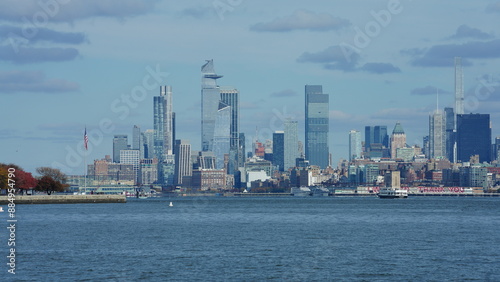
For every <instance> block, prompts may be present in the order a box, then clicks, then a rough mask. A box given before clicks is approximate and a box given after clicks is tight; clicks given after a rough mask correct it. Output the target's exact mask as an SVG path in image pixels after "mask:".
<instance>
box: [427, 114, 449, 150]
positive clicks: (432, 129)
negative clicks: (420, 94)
mask: <svg viewBox="0 0 500 282" xmlns="http://www.w3.org/2000/svg"><path fill="white" fill-rule="evenodd" d="M429 149H430V157H431V158H442V157H446V156H447V154H446V116H445V114H444V113H443V111H441V110H436V111H435V112H434V114H432V115H431V116H429Z"/></svg>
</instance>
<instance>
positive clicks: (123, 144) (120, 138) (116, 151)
mask: <svg viewBox="0 0 500 282" xmlns="http://www.w3.org/2000/svg"><path fill="white" fill-rule="evenodd" d="M127 149H128V136H127V135H115V136H114V137H113V162H115V163H119V162H120V151H121V150H127Z"/></svg>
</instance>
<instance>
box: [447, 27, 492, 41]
mask: <svg viewBox="0 0 500 282" xmlns="http://www.w3.org/2000/svg"><path fill="white" fill-rule="evenodd" d="M450 38H451V39H462V38H473V39H491V38H493V35H492V34H489V33H486V32H483V31H481V30H479V29H477V28H472V27H470V26H468V25H465V24H463V25H461V26H459V27H458V28H457V31H456V32H455V34H453V35H452V36H451V37H450Z"/></svg>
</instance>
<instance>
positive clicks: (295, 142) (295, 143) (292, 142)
mask: <svg viewBox="0 0 500 282" xmlns="http://www.w3.org/2000/svg"><path fill="white" fill-rule="evenodd" d="M297 124H298V123H297V121H292V120H285V122H284V128H285V130H284V146H283V147H284V148H283V149H284V170H287V169H289V168H291V167H295V160H296V159H297V158H298V157H300V156H299V139H298V126H297Z"/></svg>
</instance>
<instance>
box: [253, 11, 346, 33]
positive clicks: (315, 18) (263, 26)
mask: <svg viewBox="0 0 500 282" xmlns="http://www.w3.org/2000/svg"><path fill="white" fill-rule="evenodd" d="M349 25H351V23H350V21H348V20H346V19H342V18H339V17H335V16H333V15H331V14H327V13H315V12H311V11H307V10H297V11H295V12H294V13H293V14H292V15H290V16H286V17H282V18H277V19H275V20H273V21H270V22H267V23H258V24H255V25H253V26H252V27H251V28H250V29H251V30H253V31H261V32H263V31H268V32H289V31H293V30H310V31H329V30H338V29H341V28H344V27H347V26H349Z"/></svg>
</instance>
